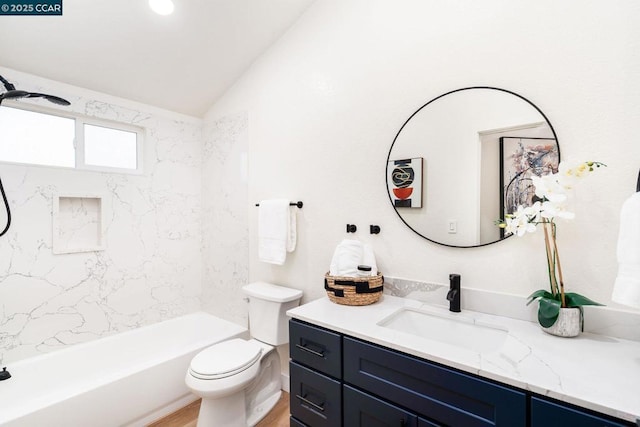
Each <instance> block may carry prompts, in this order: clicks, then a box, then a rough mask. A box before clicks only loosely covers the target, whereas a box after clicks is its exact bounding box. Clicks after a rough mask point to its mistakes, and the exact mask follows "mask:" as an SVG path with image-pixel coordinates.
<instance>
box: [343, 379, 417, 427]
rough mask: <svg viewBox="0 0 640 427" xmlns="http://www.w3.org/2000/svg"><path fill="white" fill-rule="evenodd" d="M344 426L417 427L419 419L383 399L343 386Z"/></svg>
mask: <svg viewBox="0 0 640 427" xmlns="http://www.w3.org/2000/svg"><path fill="white" fill-rule="evenodd" d="M342 398H343V401H344V404H343V409H342V412H343V420H344V425H345V426H349V427H417V426H418V417H417V416H416V415H415V414H412V413H411V412H408V411H406V410H404V409H402V408H400V407H398V406H395V405H392V404H390V403H388V402H385V401H384V400H382V399H379V398H377V397H374V396H371V395H369V394H367V393H363V392H361V391H359V390H357V389H355V388H353V387H350V386H348V385H344V386H343V391H342Z"/></svg>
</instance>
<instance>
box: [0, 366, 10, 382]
mask: <svg viewBox="0 0 640 427" xmlns="http://www.w3.org/2000/svg"><path fill="white" fill-rule="evenodd" d="M9 378H11V374H10V373H9V371H7V368H6V367H5V368H2V372H0V381H4V380H8V379H9Z"/></svg>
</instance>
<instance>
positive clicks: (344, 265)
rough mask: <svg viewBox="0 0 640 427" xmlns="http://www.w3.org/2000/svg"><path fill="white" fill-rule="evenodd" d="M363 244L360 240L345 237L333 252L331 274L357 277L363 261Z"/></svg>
mask: <svg viewBox="0 0 640 427" xmlns="http://www.w3.org/2000/svg"><path fill="white" fill-rule="evenodd" d="M363 246H364V245H363V244H362V242H360V241H359V240H350V239H344V240H343V241H342V242H340V243H339V244H338V246H337V247H336V250H335V251H334V252H333V258H332V259H331V265H330V267H329V274H330V275H332V276H346V277H355V276H357V275H358V265H360V264H361V263H362V254H363Z"/></svg>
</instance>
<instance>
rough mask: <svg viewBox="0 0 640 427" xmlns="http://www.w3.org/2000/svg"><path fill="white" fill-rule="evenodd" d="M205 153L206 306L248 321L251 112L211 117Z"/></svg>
mask: <svg viewBox="0 0 640 427" xmlns="http://www.w3.org/2000/svg"><path fill="white" fill-rule="evenodd" d="M203 140H204V151H203V153H202V159H203V160H202V161H203V165H202V218H203V219H202V256H203V273H202V274H203V289H202V290H203V295H202V307H203V309H204V310H205V311H208V312H210V313H212V314H215V315H216V316H219V317H222V318H224V319H226V320H229V321H232V322H235V323H238V324H240V325H242V326H247V307H246V302H245V301H244V299H243V298H244V295H243V294H242V291H241V288H242V286H243V285H245V284H247V282H248V280H249V264H248V260H249V228H248V221H249V219H248V210H249V209H251V207H250V206H251V205H250V202H249V200H248V184H247V167H248V165H247V160H246V159H247V155H246V153H247V150H248V115H247V113H246V112H241V113H236V114H229V115H224V116H222V117H216V118H212V119H210V120H207V121H206V122H205V124H204V127H203Z"/></svg>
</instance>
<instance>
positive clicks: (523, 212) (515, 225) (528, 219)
mask: <svg viewBox="0 0 640 427" xmlns="http://www.w3.org/2000/svg"><path fill="white" fill-rule="evenodd" d="M540 209H541V204H540V202H535V203H534V204H533V205H532V206H528V207H526V208H525V207H524V206H522V205H520V206H518V210H517V211H516V212H515V213H513V214H512V215H510V216H509V217H508V218H507V220H506V227H505V231H506V232H507V233H512V234H516V235H517V236H518V237H521V236H523V235H524V234H525V233H533V232H535V231H536V224H537V222H538V217H539V215H540Z"/></svg>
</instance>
